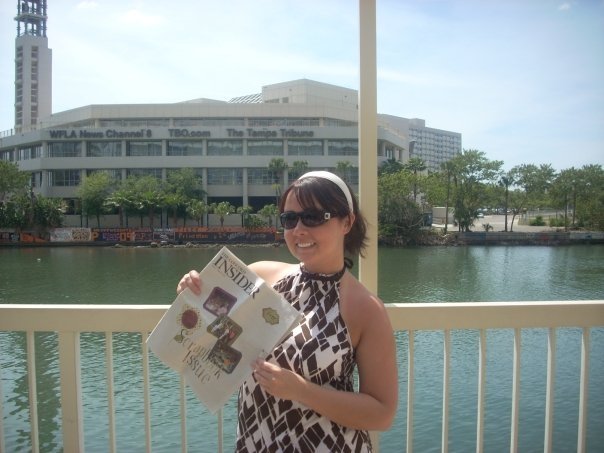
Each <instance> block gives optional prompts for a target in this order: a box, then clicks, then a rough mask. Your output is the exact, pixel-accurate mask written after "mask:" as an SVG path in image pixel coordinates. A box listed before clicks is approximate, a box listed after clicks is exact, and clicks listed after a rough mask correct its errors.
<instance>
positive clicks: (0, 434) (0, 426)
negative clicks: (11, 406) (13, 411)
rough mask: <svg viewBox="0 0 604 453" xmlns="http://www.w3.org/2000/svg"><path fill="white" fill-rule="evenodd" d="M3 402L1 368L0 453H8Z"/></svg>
mask: <svg viewBox="0 0 604 453" xmlns="http://www.w3.org/2000/svg"><path fill="white" fill-rule="evenodd" d="M2 401H4V397H3V396H2V367H1V366H0V451H6V449H5V448H4V445H5V444H4V415H3V414H4V407H3V405H2Z"/></svg>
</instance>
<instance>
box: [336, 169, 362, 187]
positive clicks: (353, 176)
mask: <svg viewBox="0 0 604 453" xmlns="http://www.w3.org/2000/svg"><path fill="white" fill-rule="evenodd" d="M329 171H331V172H332V173H336V174H337V175H339V176H340V178H342V179H343V180H344V181H346V182H347V183H348V185H349V186H358V185H359V169H358V167H347V168H343V169H340V170H338V169H337V168H332V169H330V170H329Z"/></svg>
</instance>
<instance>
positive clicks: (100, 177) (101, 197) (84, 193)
mask: <svg viewBox="0 0 604 453" xmlns="http://www.w3.org/2000/svg"><path fill="white" fill-rule="evenodd" d="M114 187H115V180H114V179H113V178H112V177H111V175H110V174H109V173H108V172H106V171H99V172H95V173H92V174H91V175H89V176H88V177H86V178H85V179H84V180H83V181H82V182H81V183H80V186H79V187H78V189H77V192H76V193H77V195H78V196H79V197H80V199H81V200H82V213H83V214H84V215H86V216H87V217H88V216H95V217H96V223H97V228H100V227H101V215H102V214H105V213H107V206H108V205H107V203H106V201H107V199H108V198H109V196H110V194H111V192H112V191H113V189H114Z"/></svg>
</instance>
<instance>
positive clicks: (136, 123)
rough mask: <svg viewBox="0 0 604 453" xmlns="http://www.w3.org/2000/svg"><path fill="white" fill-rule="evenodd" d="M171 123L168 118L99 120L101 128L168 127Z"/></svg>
mask: <svg viewBox="0 0 604 453" xmlns="http://www.w3.org/2000/svg"><path fill="white" fill-rule="evenodd" d="M169 125H170V121H169V120H168V119H167V118H151V119H141V120H137V119H123V120H99V127H101V128H105V127H128V128H130V127H134V128H139V127H168V126H169Z"/></svg>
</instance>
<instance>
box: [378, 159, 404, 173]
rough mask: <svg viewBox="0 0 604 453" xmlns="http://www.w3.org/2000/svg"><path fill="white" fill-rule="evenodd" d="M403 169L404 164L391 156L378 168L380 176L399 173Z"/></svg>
mask: <svg viewBox="0 0 604 453" xmlns="http://www.w3.org/2000/svg"><path fill="white" fill-rule="evenodd" d="M402 169H403V164H402V163H401V162H399V161H398V160H396V159H395V158H394V157H391V158H390V159H388V160H387V161H386V162H384V163H383V164H382V165H380V167H379V168H378V176H381V175H388V174H391V173H398V172H399V171H401V170H402Z"/></svg>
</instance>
